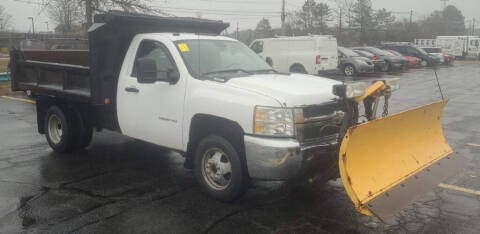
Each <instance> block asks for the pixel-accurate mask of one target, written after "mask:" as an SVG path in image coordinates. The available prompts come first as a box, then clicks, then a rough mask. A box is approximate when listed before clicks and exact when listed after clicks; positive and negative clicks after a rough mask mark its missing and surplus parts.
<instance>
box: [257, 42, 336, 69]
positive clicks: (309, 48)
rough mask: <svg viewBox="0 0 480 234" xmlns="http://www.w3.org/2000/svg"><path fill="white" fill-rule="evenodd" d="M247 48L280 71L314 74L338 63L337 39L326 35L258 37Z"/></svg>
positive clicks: (334, 66) (331, 67) (333, 67)
mask: <svg viewBox="0 0 480 234" xmlns="http://www.w3.org/2000/svg"><path fill="white" fill-rule="evenodd" d="M250 48H251V49H252V50H253V51H255V52H256V53H257V54H258V55H260V57H262V58H263V59H265V61H267V63H269V64H270V65H271V66H272V67H273V68H274V69H275V70H277V71H280V72H294V73H308V74H312V75H317V74H319V73H322V72H329V71H335V69H336V68H337V65H338V54H337V39H336V38H335V37H334V36H329V35H322V36H320V35H309V36H301V37H279V38H264V39H257V40H255V41H253V42H252V44H251V45H250Z"/></svg>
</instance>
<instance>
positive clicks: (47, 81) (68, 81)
mask: <svg viewBox="0 0 480 234" xmlns="http://www.w3.org/2000/svg"><path fill="white" fill-rule="evenodd" d="M62 62H63V63H62ZM11 76H12V90H14V91H26V90H31V91H32V92H33V93H35V94H36V95H53V96H56V97H61V98H65V99H67V100H73V101H79V102H89V101H90V99H91V95H92V90H91V89H92V88H91V77H90V68H89V67H88V51H81V50H76V51H45V50H38V51H19V50H14V51H12V57H11Z"/></svg>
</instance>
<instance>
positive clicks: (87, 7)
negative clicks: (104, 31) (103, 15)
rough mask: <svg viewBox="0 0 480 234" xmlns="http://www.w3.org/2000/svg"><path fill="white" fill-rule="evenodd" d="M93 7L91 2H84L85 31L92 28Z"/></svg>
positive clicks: (87, 0) (86, 0) (90, 0)
mask: <svg viewBox="0 0 480 234" xmlns="http://www.w3.org/2000/svg"><path fill="white" fill-rule="evenodd" d="M92 13H93V6H92V0H85V17H86V18H87V30H88V29H89V28H90V26H92V19H93V15H92Z"/></svg>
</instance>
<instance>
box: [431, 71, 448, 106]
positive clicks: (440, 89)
mask: <svg viewBox="0 0 480 234" xmlns="http://www.w3.org/2000/svg"><path fill="white" fill-rule="evenodd" d="M433 71H434V72H435V79H436V80H437V85H438V90H439V91H440V96H442V101H445V98H444V97H443V92H442V87H441V86H440V81H439V80H438V75H437V68H436V67H434V68H433Z"/></svg>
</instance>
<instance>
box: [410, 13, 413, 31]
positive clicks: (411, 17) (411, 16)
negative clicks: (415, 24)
mask: <svg viewBox="0 0 480 234" xmlns="http://www.w3.org/2000/svg"><path fill="white" fill-rule="evenodd" d="M412 20H413V10H410V27H412Z"/></svg>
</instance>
